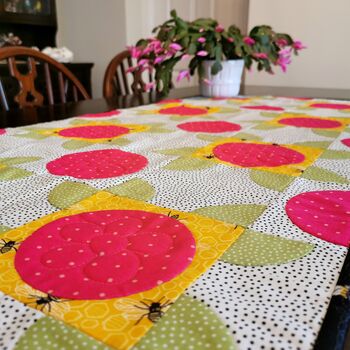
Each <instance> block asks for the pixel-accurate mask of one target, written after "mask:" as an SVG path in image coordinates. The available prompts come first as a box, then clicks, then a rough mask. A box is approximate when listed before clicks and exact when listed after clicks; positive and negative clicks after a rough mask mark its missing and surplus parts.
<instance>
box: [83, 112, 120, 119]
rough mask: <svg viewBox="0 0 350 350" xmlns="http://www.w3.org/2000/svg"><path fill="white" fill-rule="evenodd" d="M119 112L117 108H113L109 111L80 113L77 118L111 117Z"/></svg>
mask: <svg viewBox="0 0 350 350" xmlns="http://www.w3.org/2000/svg"><path fill="white" fill-rule="evenodd" d="M120 113H121V112H120V111H118V110H113V111H109V112H101V113H88V114H83V115H80V116H79V118H104V117H112V116H114V115H118V114H120Z"/></svg>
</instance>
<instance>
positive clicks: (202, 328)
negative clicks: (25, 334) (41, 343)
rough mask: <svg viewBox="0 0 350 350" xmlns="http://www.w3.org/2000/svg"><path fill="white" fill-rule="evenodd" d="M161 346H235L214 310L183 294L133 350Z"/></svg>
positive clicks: (228, 349) (175, 349)
mask: <svg viewBox="0 0 350 350" xmlns="http://www.w3.org/2000/svg"><path fill="white" fill-rule="evenodd" d="M160 349H167V350H179V349H191V350H203V349H210V350H219V349H220V350H234V349H236V346H235V344H234V340H233V337H232V335H231V334H230V332H229V331H228V329H227V328H226V327H225V325H224V324H223V322H222V321H221V320H220V319H219V318H218V316H217V315H216V313H215V312H214V311H212V310H211V309H209V308H208V307H207V306H205V304H204V303H201V302H200V301H197V300H195V299H193V298H191V297H189V296H187V295H185V294H183V295H182V296H181V297H180V298H179V299H178V300H177V301H176V302H175V304H174V305H172V306H171V307H170V308H169V310H168V311H167V312H166V313H165V314H164V316H163V317H162V318H161V319H160V320H159V321H158V322H157V323H156V324H155V325H154V326H153V327H152V328H151V330H150V331H149V332H148V333H147V334H146V335H145V336H144V337H142V338H141V340H140V341H139V342H138V343H137V344H136V346H134V347H133V350H160ZM16 350H17V349H16Z"/></svg>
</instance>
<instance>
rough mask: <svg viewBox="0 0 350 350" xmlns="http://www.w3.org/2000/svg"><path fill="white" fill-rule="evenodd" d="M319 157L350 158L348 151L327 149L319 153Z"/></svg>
mask: <svg viewBox="0 0 350 350" xmlns="http://www.w3.org/2000/svg"><path fill="white" fill-rule="evenodd" d="M320 158H324V159H350V152H346V151H334V150H330V149H327V150H326V151H324V152H323V153H322V154H321V157H320Z"/></svg>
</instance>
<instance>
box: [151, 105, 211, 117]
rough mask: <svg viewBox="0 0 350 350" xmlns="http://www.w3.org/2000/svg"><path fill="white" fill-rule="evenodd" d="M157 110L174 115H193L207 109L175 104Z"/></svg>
mask: <svg viewBox="0 0 350 350" xmlns="http://www.w3.org/2000/svg"><path fill="white" fill-rule="evenodd" d="M158 112H159V113H160V114H174V115H182V116H194V115H203V114H207V113H208V110H207V109H206V108H201V107H186V106H177V107H168V108H162V109H160V110H159V111H158Z"/></svg>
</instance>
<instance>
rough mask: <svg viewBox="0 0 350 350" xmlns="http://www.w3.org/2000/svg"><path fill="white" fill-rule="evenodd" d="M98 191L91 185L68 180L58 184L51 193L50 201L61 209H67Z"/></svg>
mask: <svg viewBox="0 0 350 350" xmlns="http://www.w3.org/2000/svg"><path fill="white" fill-rule="evenodd" d="M96 192H98V190H97V189H96V188H93V187H91V186H89V185H86V184H83V183H80V182H73V181H66V182H62V183H61V184H59V185H58V186H56V187H55V188H54V189H53V190H52V191H51V192H50V194H49V197H48V201H49V203H50V204H51V205H52V206H54V207H56V208H59V209H66V208H68V207H70V206H71V205H73V204H76V203H78V202H80V201H81V200H83V199H85V198H88V197H90V196H92V195H93V194H95V193H96Z"/></svg>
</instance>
